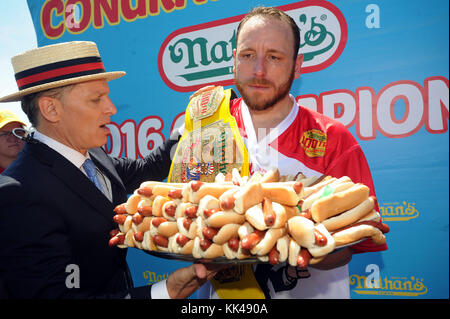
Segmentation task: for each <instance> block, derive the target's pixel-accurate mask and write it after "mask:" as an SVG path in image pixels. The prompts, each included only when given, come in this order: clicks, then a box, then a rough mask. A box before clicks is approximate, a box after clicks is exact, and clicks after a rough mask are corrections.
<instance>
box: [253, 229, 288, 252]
mask: <svg viewBox="0 0 450 319" xmlns="http://www.w3.org/2000/svg"><path fill="white" fill-rule="evenodd" d="M284 235H286V228H284V227H283V228H270V229H268V230H267V231H266V233H265V235H264V238H263V239H262V240H261V241H260V242H259V243H258V244H256V246H255V247H253V248H252V249H251V250H250V252H251V253H252V254H253V255H257V256H263V255H267V254H268V253H269V251H270V250H271V249H272V247H273V246H275V244H276V242H277V240H278V239H279V238H280V237H283V236H284Z"/></svg>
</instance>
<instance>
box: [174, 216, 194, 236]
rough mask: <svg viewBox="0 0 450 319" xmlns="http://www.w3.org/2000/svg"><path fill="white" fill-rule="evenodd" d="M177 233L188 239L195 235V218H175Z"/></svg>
mask: <svg viewBox="0 0 450 319" xmlns="http://www.w3.org/2000/svg"><path fill="white" fill-rule="evenodd" d="M177 226H178V233H180V234H181V235H184V236H186V237H188V238H190V239H193V238H195V236H197V222H196V219H195V218H190V217H187V216H186V217H180V218H178V219H177Z"/></svg>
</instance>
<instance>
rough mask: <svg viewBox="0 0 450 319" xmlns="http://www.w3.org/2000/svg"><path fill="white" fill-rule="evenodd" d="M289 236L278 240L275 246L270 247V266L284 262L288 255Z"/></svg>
mask: <svg viewBox="0 0 450 319" xmlns="http://www.w3.org/2000/svg"><path fill="white" fill-rule="evenodd" d="M289 241H290V237H289V235H285V236H283V237H280V238H278V240H277V242H276V245H275V246H273V247H272V249H271V250H270V251H269V254H268V261H269V263H271V264H272V265H276V264H278V263H282V262H285V261H286V260H287V258H288V255H289Z"/></svg>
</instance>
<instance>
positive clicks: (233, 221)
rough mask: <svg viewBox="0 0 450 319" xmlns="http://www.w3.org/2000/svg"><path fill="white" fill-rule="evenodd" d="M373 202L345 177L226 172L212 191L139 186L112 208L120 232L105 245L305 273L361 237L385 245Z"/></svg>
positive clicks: (200, 185)
mask: <svg viewBox="0 0 450 319" xmlns="http://www.w3.org/2000/svg"><path fill="white" fill-rule="evenodd" d="M302 177H303V178H302ZM286 179H291V180H286ZM375 201H376V199H375V198H374V197H372V196H369V188H368V187H367V186H365V185H363V184H360V183H356V184H355V183H353V182H352V181H351V180H350V178H348V177H342V178H339V179H338V178H334V177H331V176H322V178H309V179H306V178H304V176H303V175H302V174H299V175H298V176H297V178H296V180H293V178H286V177H285V176H283V177H280V175H279V172H278V170H272V171H269V172H267V173H266V174H264V175H260V174H254V175H253V176H252V177H250V178H248V177H241V176H240V175H239V172H238V171H237V170H233V172H232V173H231V174H228V175H227V176H224V175H222V174H219V175H218V176H217V177H216V181H215V182H214V183H204V182H200V181H191V182H189V183H184V184H178V183H162V182H144V183H142V184H141V186H140V187H139V189H137V190H136V191H135V192H134V194H133V195H131V196H130V197H129V198H128V200H127V202H125V203H123V204H121V205H118V206H117V207H116V208H115V210H114V211H115V213H116V215H115V216H114V221H115V222H116V223H117V224H118V226H119V229H117V230H115V231H112V232H111V234H110V235H111V239H110V241H109V245H110V246H118V247H121V248H125V247H136V248H139V249H145V250H157V251H162V252H170V253H176V254H189V255H192V256H193V257H194V258H198V259H213V258H217V257H221V256H225V257H226V258H228V259H245V258H249V257H257V258H258V259H260V260H261V261H268V262H270V263H271V264H277V263H279V262H284V261H288V263H289V264H290V265H292V266H300V267H306V266H307V265H308V264H314V263H317V262H319V261H320V260H322V259H323V258H324V257H325V256H326V255H327V254H329V253H331V252H332V251H333V250H335V249H336V248H338V247H340V246H344V245H348V244H351V243H354V242H357V241H359V240H361V239H363V238H366V237H370V238H372V240H373V241H374V243H375V244H383V243H385V240H386V239H385V236H384V233H387V232H388V231H389V228H388V227H387V225H385V224H383V223H382V222H381V218H380V215H379V213H378V212H377V211H375V210H374V207H375Z"/></svg>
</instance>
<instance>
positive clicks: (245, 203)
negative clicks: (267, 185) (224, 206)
mask: <svg viewBox="0 0 450 319" xmlns="http://www.w3.org/2000/svg"><path fill="white" fill-rule="evenodd" d="M233 197H234V199H235V202H234V210H235V211H236V212H237V213H239V214H244V213H245V211H246V210H247V209H249V208H250V207H252V206H254V205H256V204H258V203H260V202H261V201H262V200H263V189H262V186H261V183H247V184H245V185H244V186H243V187H241V188H240V189H239V190H238V191H237V192H236V193H234V195H233Z"/></svg>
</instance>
